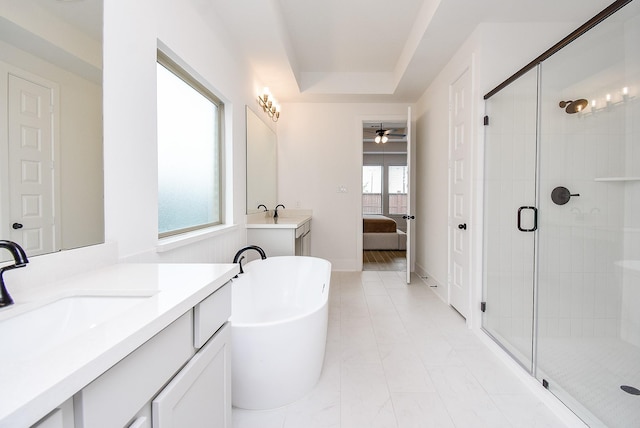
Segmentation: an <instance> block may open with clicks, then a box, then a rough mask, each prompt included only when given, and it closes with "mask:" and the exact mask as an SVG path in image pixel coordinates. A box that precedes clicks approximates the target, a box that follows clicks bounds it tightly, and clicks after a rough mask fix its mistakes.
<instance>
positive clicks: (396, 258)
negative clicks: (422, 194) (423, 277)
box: [362, 120, 409, 271]
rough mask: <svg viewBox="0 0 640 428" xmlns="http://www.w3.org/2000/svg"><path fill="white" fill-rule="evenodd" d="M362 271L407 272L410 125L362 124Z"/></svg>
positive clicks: (391, 123)
mask: <svg viewBox="0 0 640 428" xmlns="http://www.w3.org/2000/svg"><path fill="white" fill-rule="evenodd" d="M362 134H363V143H362V147H363V158H362V218H363V226H362V227H363V236H362V244H363V245H362V247H363V254H362V268H363V270H386V271H406V270H407V256H406V249H407V219H406V214H407V203H408V189H409V174H408V166H407V162H408V160H407V122H406V121H400V120H397V121H382V122H374V121H365V122H363V130H362Z"/></svg>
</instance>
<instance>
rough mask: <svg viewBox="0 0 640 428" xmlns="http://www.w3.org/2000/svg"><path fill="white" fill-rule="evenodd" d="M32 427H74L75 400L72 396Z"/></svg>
mask: <svg viewBox="0 0 640 428" xmlns="http://www.w3.org/2000/svg"><path fill="white" fill-rule="evenodd" d="M31 427H32V428H74V420H73V400H72V399H71V398H70V399H68V400H67V401H65V402H64V403H62V404H61V405H59V406H58V407H56V408H55V409H53V410H52V411H51V412H50V413H49V414H48V415H47V416H45V417H44V418H42V419H40V420H39V421H38V422H36V423H35V424H34V425H32V426H31Z"/></svg>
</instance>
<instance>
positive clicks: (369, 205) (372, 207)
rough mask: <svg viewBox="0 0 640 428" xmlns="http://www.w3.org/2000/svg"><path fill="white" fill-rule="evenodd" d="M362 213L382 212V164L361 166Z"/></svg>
mask: <svg viewBox="0 0 640 428" xmlns="http://www.w3.org/2000/svg"><path fill="white" fill-rule="evenodd" d="M362 213H363V214H382V166H381V165H364V166H363V167H362Z"/></svg>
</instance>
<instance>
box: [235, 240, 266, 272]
mask: <svg viewBox="0 0 640 428" xmlns="http://www.w3.org/2000/svg"><path fill="white" fill-rule="evenodd" d="M249 250H256V251H257V252H258V253H260V257H261V258H262V260H264V259H266V258H267V255H266V254H265V253H264V250H263V249H262V248H260V247H258V246H257V245H249V246H246V247H244V248H242V249H241V250H240V251H238V252H237V253H236V255H235V256H234V257H233V262H234V263H238V264H239V265H240V273H244V271H243V270H242V259H244V256H242V253H244V252H245V251H249ZM240 256H242V258H241V257H240Z"/></svg>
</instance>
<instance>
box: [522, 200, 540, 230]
mask: <svg viewBox="0 0 640 428" xmlns="http://www.w3.org/2000/svg"><path fill="white" fill-rule="evenodd" d="M524 210H532V211H533V227H532V228H530V229H525V228H523V227H522V211H524ZM537 229H538V209H537V208H536V207H526V206H523V207H520V208H518V230H519V231H520V232H535V231H536V230H537Z"/></svg>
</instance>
